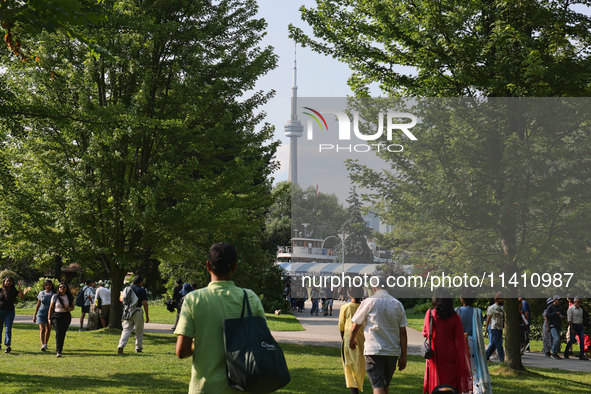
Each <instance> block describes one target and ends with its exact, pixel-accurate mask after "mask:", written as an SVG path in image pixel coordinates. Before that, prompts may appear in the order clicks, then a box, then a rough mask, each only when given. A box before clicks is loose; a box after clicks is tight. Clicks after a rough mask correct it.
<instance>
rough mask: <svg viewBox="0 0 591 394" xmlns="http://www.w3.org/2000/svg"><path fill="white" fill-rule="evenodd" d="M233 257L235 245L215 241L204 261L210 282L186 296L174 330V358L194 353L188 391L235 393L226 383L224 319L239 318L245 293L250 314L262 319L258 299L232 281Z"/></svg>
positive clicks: (234, 270)
mask: <svg viewBox="0 0 591 394" xmlns="http://www.w3.org/2000/svg"><path fill="white" fill-rule="evenodd" d="M236 260H237V255H236V250H235V249H234V246H232V245H231V244H229V243H225V242H222V243H217V244H214V245H213V246H212V247H211V249H210V250H209V253H208V258H207V262H206V266H207V271H208V272H209V275H210V277H211V282H209V285H207V287H205V288H202V289H198V290H196V291H193V292H191V293H189V294H188V295H187V296H186V297H185V301H184V303H183V307H182V309H181V317H180V318H179V323H178V325H177V327H176V330H175V332H174V333H175V334H176V335H178V338H177V342H176V355H177V357H179V358H188V357H191V356H193V367H192V371H191V383H190V386H189V393H215V394H233V393H238V391H237V390H234V389H233V388H231V387H230V386H228V383H227V375H226V351H225V348H224V329H223V324H224V320H226V319H236V318H239V317H240V315H241V313H242V305H243V300H244V292H246V295H247V297H248V302H249V304H250V308H251V311H252V315H253V316H260V317H262V318H265V311H264V309H263V305H262V303H261V300H260V298H259V297H258V296H257V295H256V294H255V293H254V292H253V291H252V290H248V289H241V288H240V287H236V285H235V284H234V282H232V276H233V275H234V273H235V272H236V269H237V265H236Z"/></svg>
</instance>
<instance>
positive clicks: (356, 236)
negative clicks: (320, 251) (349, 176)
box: [335, 186, 373, 264]
mask: <svg viewBox="0 0 591 394" xmlns="http://www.w3.org/2000/svg"><path fill="white" fill-rule="evenodd" d="M347 202H348V203H349V207H348V208H347V220H346V221H345V223H343V226H342V227H341V229H340V230H339V234H342V233H345V234H347V235H348V236H347V238H346V239H345V263H347V264H348V263H351V264H371V263H373V253H372V251H371V249H370V247H369V245H367V237H368V236H370V235H371V229H370V228H369V227H367V225H366V224H365V221H364V220H363V216H362V215H361V208H362V207H361V202H360V201H359V195H358V194H357V192H356V191H355V187H354V186H353V187H352V188H351V192H350V193H349V198H348V199H347ZM335 256H336V259H335V263H342V262H343V243H342V241H341V242H339V243H338V244H337V245H336V247H335Z"/></svg>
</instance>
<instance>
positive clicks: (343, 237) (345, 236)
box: [339, 233, 351, 275]
mask: <svg viewBox="0 0 591 394" xmlns="http://www.w3.org/2000/svg"><path fill="white" fill-rule="evenodd" d="M349 235H351V234H347V233H341V234H339V237H341V241H342V242H343V265H342V272H343V275H344V274H345V239H347V237H348V236H349Z"/></svg>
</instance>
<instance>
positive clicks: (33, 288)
mask: <svg viewBox="0 0 591 394" xmlns="http://www.w3.org/2000/svg"><path fill="white" fill-rule="evenodd" d="M46 280H50V281H51V283H53V291H54V292H57V286H58V285H59V283H60V282H59V281H58V280H57V279H55V278H39V280H38V281H37V282H35V284H34V285H33V286H31V287H30V289H31V290H30V291H28V292H27V293H26V294H25V296H26V295H27V294H29V293H31V294H33V297H34V298H35V299H36V298H37V294H39V293H40V292H41V291H42V290H44V289H43V283H44V282H45V281H46ZM27 299H28V297H27Z"/></svg>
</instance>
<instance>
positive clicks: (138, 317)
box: [117, 275, 150, 354]
mask: <svg viewBox="0 0 591 394" xmlns="http://www.w3.org/2000/svg"><path fill="white" fill-rule="evenodd" d="M143 286H144V278H142V277H141V276H140V275H136V276H135V277H134V278H133V285H131V286H130V291H133V292H134V293H135V295H136V297H137V304H136V305H132V306H131V308H132V311H133V313H132V315H131V316H130V317H129V319H125V320H123V332H122V333H121V339H119V346H118V347H117V354H123V349H124V348H125V345H127V342H128V341H129V336H130V335H131V332H132V331H133V330H134V329H135V352H136V353H142V352H143V351H144V345H143V340H144V313H145V314H146V323H149V322H150V315H149V314H148V293H146V290H144V289H143ZM142 305H143V307H144V310H143V311H142ZM133 309H135V310H133Z"/></svg>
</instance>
